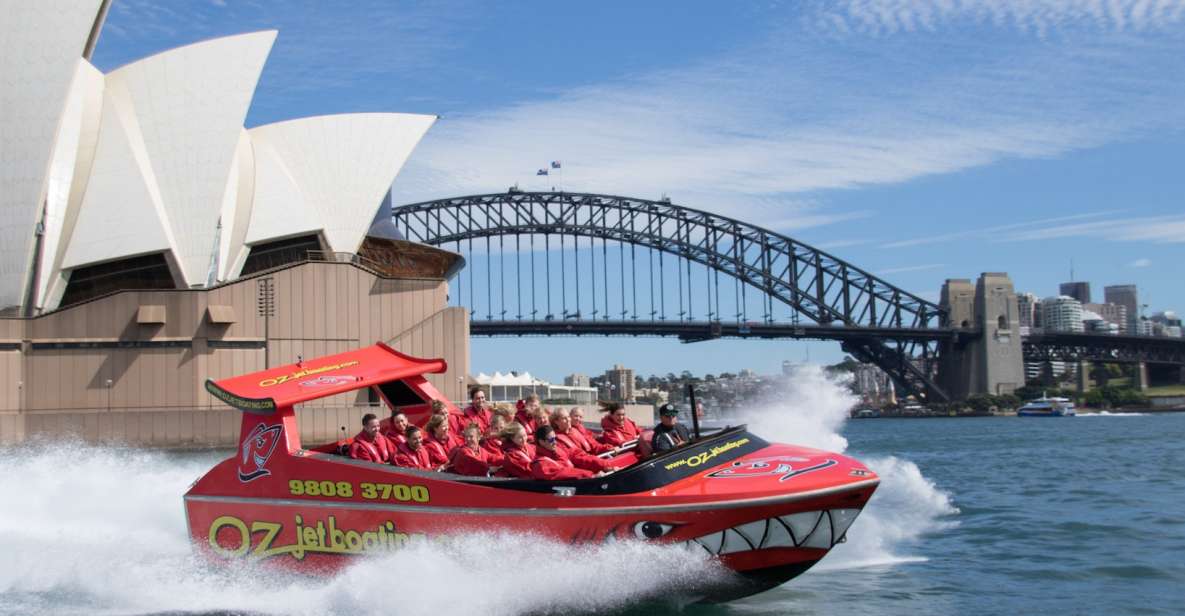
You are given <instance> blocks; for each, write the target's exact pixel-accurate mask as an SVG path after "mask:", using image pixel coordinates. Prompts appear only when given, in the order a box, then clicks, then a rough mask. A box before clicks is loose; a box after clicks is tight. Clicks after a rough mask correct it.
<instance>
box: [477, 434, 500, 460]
mask: <svg viewBox="0 0 1185 616" xmlns="http://www.w3.org/2000/svg"><path fill="white" fill-rule="evenodd" d="M481 448H482V449H484V450H486V451H488V452H490V455H492V456H495V457H497V458H498V463H501V461H502V439H500V438H498V437H496V436H487V437H485V438H483V439H481Z"/></svg>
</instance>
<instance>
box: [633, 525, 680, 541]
mask: <svg viewBox="0 0 1185 616" xmlns="http://www.w3.org/2000/svg"><path fill="white" fill-rule="evenodd" d="M674 528H675V527H674V526H672V525H670V524H663V523H661V522H637V523H635V524H634V536H635V537H637V538H639V539H658V538H659V537H662V536H663V535H665V534H667V533H669V532H671V531H672V530H674Z"/></svg>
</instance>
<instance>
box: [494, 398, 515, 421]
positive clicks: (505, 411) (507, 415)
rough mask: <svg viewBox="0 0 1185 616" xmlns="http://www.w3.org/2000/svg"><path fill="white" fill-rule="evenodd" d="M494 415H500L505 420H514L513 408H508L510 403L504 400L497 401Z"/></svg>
mask: <svg viewBox="0 0 1185 616" xmlns="http://www.w3.org/2000/svg"><path fill="white" fill-rule="evenodd" d="M494 415H497V416H500V417H501V418H502V419H505V420H506V421H512V420H514V409H512V408H510V405H509V404H507V403H505V402H499V403H498V405H497V406H495V407H494Z"/></svg>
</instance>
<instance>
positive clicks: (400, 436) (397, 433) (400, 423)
mask: <svg viewBox="0 0 1185 616" xmlns="http://www.w3.org/2000/svg"><path fill="white" fill-rule="evenodd" d="M407 426H408V423H407V415H404V414H403V413H395V414H394V415H391V419H390V421H388V422H387V429H386V430H384V431H383V436H385V437H387V440H388V441H390V445H391V446H390V450H391V451H395V448H396V447H397V446H398V445H399V444H400V443H406V442H407V434H406V432H407Z"/></svg>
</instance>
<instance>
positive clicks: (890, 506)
mask: <svg viewBox="0 0 1185 616" xmlns="http://www.w3.org/2000/svg"><path fill="white" fill-rule="evenodd" d="M849 379H850V376H849V375H829V374H827V373H826V372H825V371H824V370H823V368H822V367H821V366H818V365H813V364H806V365H800V366H796V367H795V369H794V372H793V373H792V374H791V376H790V378H789V379H788V380H787V381H786V382H785V384H784V386H783V389H781V390H780V391H778V392H776V393H775V394H774V395H773V396H771V398H770V399H768V400H765V401H762V402H760V403H758V404H756V405H755V406H754V410H753V411H751V412H749V413H746V414H745V415H744V416H743V419H744V421H746V422H747V423H748V424H749V427H750V428H751V429H752V430H753V431H754V432H755V433H757V434H760V435H761V436H762V437H763V438H765V439H766V440H770V441H778V442H783V443H794V444H799V445H807V446H809V447H816V448H819V449H825V450H828V451H835V452H838V453H843V452H844V451H846V450H847V447H848V441H847V439H845V438H844V437H843V436H842V435H841V434H840V431H841V430H842V429H843V426H844V423H845V422H846V421H847V419H848V412H849V410H850V409H851V408H853V407H855V406H856V404H857V403H859V401H860V400H859V398H858V397H856V396H855V395H854V394H853V393H852V392H851V391H850V389H849V388H848V384H849ZM860 461H861V462H864V463H865V464H866V465H868V467H869V468H871V469H872V470H874V471H876V473H877V474H878V475H880V478H881V484H880V487H879V488H878V489H877V491H876V494H874V495H873V497H872V500H871V501H869V503H868V505H867V506H866V507H865V508H864V512H863V513H862V514H861V515H860V518H859V519H858V520H857V521H856V523H855V524H853V525H852V527H851V529H849V530H848V534H847V538H848V541H847V543H843V544H840V545H837V546H836V547H835V549H833V550H832V551H831V553H830V554H828V556H827V558H825V559H823V562H821V563H820V564H819V565H818V566H817V567H815V568H813V569H812V570H811V571H812V572H819V571H827V570H835V569H841V568H851V567H862V566H873V565H886V564H893V563H901V562H914V561H921V560H925V559H924V558H921V557H918V556H911V555H909V554H908V551H909V549H910V547H911V545H912V544H913V543H915V542H916V541H917V540H918V539H919V538H920V537H921V536H922V535H924V534H926V533H932V532H937V531H940V530H942V529H944V528H947V527H949V526H950V525H952V524H953V523H954V522H952V521H950V520H949V517H950V516H952V515H954V514H957V513H958V509H957V508H956V507H955V506H954V505H953V503H952V502H951V496H950V494H949V493H947V492H945V491H943V490H941V489H939V488H938V487H937V486H936V485H934V482H932V481H930V480H929V479H926V478H925V477H924V476H923V475H922V472H921V470H920V469H919V468H918V467H917V465H916V464H914V463H913V462H911V461H909V460H904V459H901V458H897V457H892V456H890V457H860Z"/></svg>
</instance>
